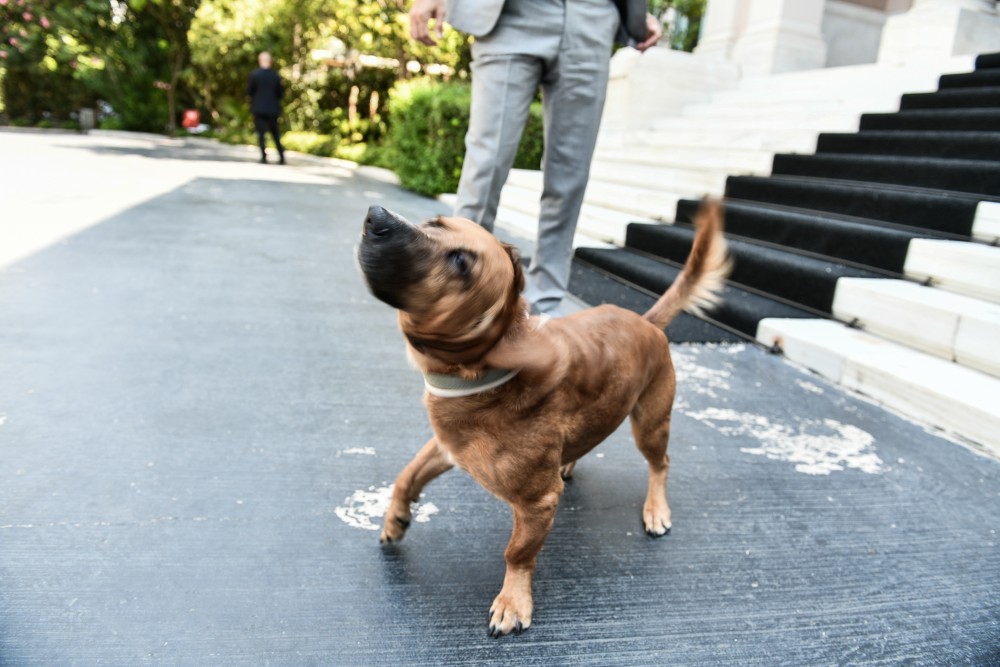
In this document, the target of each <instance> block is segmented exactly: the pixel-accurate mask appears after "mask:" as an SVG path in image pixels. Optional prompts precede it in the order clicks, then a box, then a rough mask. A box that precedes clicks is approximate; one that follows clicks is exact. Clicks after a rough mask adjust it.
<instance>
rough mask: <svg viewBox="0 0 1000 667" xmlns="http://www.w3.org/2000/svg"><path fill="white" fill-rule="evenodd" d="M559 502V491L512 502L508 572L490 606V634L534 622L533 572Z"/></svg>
mask: <svg viewBox="0 0 1000 667" xmlns="http://www.w3.org/2000/svg"><path fill="white" fill-rule="evenodd" d="M558 504H559V491H553V492H550V493H547V494H545V495H544V496H542V498H541V499H540V500H537V501H535V502H530V503H512V505H513V508H514V532H513V534H512V535H511V537H510V542H509V543H508V544H507V550H506V551H505V552H504V557H505V559H506V561H507V573H506V574H505V575H504V578H503V588H501V589H500V594H499V595H497V597H496V599H495V600H494V601H493V606H491V607H490V635H491V636H493V637H499V636H501V635H505V634H507V633H508V632H520V631H522V630H526V629H528V627H529V626H530V625H531V612H532V610H533V605H532V601H531V576H532V575H533V574H534V572H535V562H536V561H537V559H538V552H539V551H541V549H542V544H543V543H544V542H545V538H546V536H548V534H549V531H550V530H552V523H553V522H554V520H555V516H556V506H557V505H558Z"/></svg>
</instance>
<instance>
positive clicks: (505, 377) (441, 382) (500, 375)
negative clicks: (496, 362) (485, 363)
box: [424, 368, 518, 398]
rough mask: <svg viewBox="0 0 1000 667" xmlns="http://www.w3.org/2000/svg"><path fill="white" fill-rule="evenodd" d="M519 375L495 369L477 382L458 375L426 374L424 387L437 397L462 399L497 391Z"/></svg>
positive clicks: (514, 372) (506, 370) (511, 371)
mask: <svg viewBox="0 0 1000 667" xmlns="http://www.w3.org/2000/svg"><path fill="white" fill-rule="evenodd" d="M517 373H518V371H517V370H508V369H506V368H494V369H493V370H490V371H487V372H486V373H484V374H483V376H482V377H480V378H477V379H475V380H466V379H465V378H460V377H458V376H457V375H444V374H443V373H424V386H425V387H426V388H427V391H428V392H430V393H431V394H434V395H435V396H440V397H442V398H461V397H462V396H473V395H475V394H481V393H483V392H484V391H489V390H490V389H496V388H497V387H499V386H500V385H502V384H505V383H506V382H509V381H510V380H513V379H514V376H516V375H517Z"/></svg>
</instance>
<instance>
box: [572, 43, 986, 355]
mask: <svg viewBox="0 0 1000 667" xmlns="http://www.w3.org/2000/svg"><path fill="white" fill-rule="evenodd" d="M859 126H860V131H859V132H857V133H853V134H823V135H821V136H820V137H819V139H818V141H817V152H816V154H814V155H776V156H775V158H774V164H773V169H772V175H771V176H768V177H763V176H731V177H729V179H728V180H727V183H726V198H725V204H726V234H727V237H728V239H729V248H730V254H731V257H732V259H733V271H732V274H731V277H730V281H729V284H728V286H727V288H726V290H725V294H724V302H723V304H722V306H721V307H720V308H719V309H718V310H717V311H715V312H714V313H713V315H712V318H713V319H714V320H715V322H716V323H717V324H719V325H720V326H719V327H716V328H718V329H720V330H721V329H727V328H728V329H732V330H735V331H738V332H742V333H743V334H745V335H747V336H753V335H754V334H755V333H756V328H757V325H758V324H759V322H760V320H761V319H763V318H766V317H793V318H794V317H816V316H823V315H827V316H832V304H833V296H834V292H835V290H836V285H837V281H838V280H839V279H840V278H842V277H863V278H886V277H897V278H900V277H902V272H903V269H904V264H905V260H906V254H907V251H908V246H909V244H910V242H911V241H912V240H913V239H918V238H932V239H948V240H963V241H972V232H973V226H974V222H975V219H976V211H977V207H978V205H979V203H980V202H981V201H992V202H1000V53H997V54H983V55H980V56H979V57H977V59H976V70H975V71H974V72H969V73H962V74H948V75H944V76H942V77H940V80H939V90H938V91H937V92H933V93H912V94H906V95H903V97H902V98H901V100H900V111H898V112H895V113H872V114H865V115H863V116H862V118H861V119H860V124H859ZM697 206H698V202H697V201H694V200H681V201H680V202H679V204H678V206H677V212H676V216H675V220H676V221H677V224H674V225H661V224H636V223H633V224H631V225H629V227H628V231H627V234H626V241H625V247H624V248H621V249H594V248H581V249H578V250H577V253H576V261H575V263H574V274H573V289H574V291H577V290H579V291H580V292H586V294H587V295H589V298H588V297H587V296H584V298H585V299H586V300H588V301H591V302H592V303H602V302H615V303H622V304H626V303H627V304H629V305H628V306H627V307H629V308H632V309H633V310H637V311H640V312H641V311H644V310H645V309H646V308H648V307H649V306H650V305H652V303H653V301H654V300H655V297H656V295H658V294H660V293H662V292H663V291H664V290H666V289H667V287H669V285H670V284H671V283H672V282H673V280H674V279H675V278H676V276H677V274H678V272H679V270H680V267H681V265H682V264H683V263H684V262H685V261H686V259H687V255H688V252H689V251H690V248H691V240H692V238H693V234H694V232H693V229H692V227H691V226H690V223H691V221H692V219H693V217H694V214H695V211H696V210H697ZM690 320H693V318H690V316H687V315H685V320H684V322H683V323H681V322H680V321H679V322H678V323H677V326H678V331H679V332H680V331H683V332H684V333H681V334H680V335H681V336H682V337H683V336H689V337H690V338H689V339H690V340H697V339H699V338H698V336H702V337H704V336H705V335H710V334H711V333H712V327H713V326H714V325H713V324H712V323H701V325H696V324H694V323H693V322H692V321H690ZM689 328H690V329H689ZM668 333H669V329H668ZM672 338H674V339H676V337H675V336H672Z"/></svg>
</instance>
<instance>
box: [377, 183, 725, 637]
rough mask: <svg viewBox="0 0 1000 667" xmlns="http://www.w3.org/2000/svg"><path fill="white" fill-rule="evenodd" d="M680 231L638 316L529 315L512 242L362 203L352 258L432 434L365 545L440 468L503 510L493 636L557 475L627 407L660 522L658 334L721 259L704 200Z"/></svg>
mask: <svg viewBox="0 0 1000 667" xmlns="http://www.w3.org/2000/svg"><path fill="white" fill-rule="evenodd" d="M696 224H697V234H696V235H695V239H694V245H693V247H692V249H691V255H690V257H689V258H688V261H687V264H686V265H685V266H684V270H683V271H682V273H681V275H680V276H679V277H678V279H677V280H676V281H675V282H674V284H673V285H671V286H670V289H669V290H668V291H667V292H666V293H665V294H664V295H663V296H662V297H660V299H659V300H658V301H657V302H656V304H655V305H654V306H653V307H652V308H651V309H650V310H649V312H647V313H646V314H645V315H643V316H639V315H637V314H635V313H633V312H631V311H628V310H624V309H622V308H619V307H617V306H611V305H604V306H599V307H597V308H591V309H589V310H585V311H582V312H579V313H575V314H573V315H570V316H568V317H563V318H558V319H553V320H549V321H545V320H544V319H542V318H539V317H529V315H528V308H527V305H526V303H525V301H524V299H523V298H522V297H521V290H522V288H523V287H524V277H523V275H522V273H521V264H520V260H519V259H518V256H517V253H516V251H515V250H514V248H513V247H512V246H509V245H506V244H502V243H500V242H499V241H497V240H496V238H494V237H493V236H492V235H491V234H490V233H489V232H487V231H486V230H485V229H483V228H482V227H480V226H479V225H477V224H475V223H473V222H471V221H469V220H465V219H461V218H446V217H439V218H436V219H433V220H428V221H427V222H424V223H423V224H421V225H419V226H415V225H412V224H410V223H409V222H407V221H406V220H404V219H403V218H401V217H399V216H397V215H395V214H393V213H390V212H389V211H387V210H385V209H383V208H381V207H379V206H373V207H371V208H370V209H369V211H368V216H367V217H366V218H365V222H364V232H363V236H362V240H361V244H360V246H359V247H358V260H359V263H360V265H361V269H362V271H363V272H364V275H365V279H366V280H367V283H368V287H369V289H370V290H371V291H372V293H373V294H374V295H375V296H376V297H377V298H379V299H381V300H382V301H384V302H385V303H387V304H389V305H390V306H393V307H394V308H397V309H399V326H400V328H401V329H402V331H403V334H404V335H405V336H406V340H407V343H408V348H409V356H410V359H411V360H412V361H413V363H414V364H415V365H416V366H417V368H419V369H420V370H421V371H422V372H423V374H424V378H425V382H426V386H427V393H426V394H425V403H426V405H427V411H428V413H429V414H430V421H431V426H432V428H433V431H434V437H433V438H431V439H430V441H428V442H427V444H426V445H424V447H423V449H421V450H420V452H419V453H418V454H417V455H416V457H415V458H414V459H413V460H412V461H411V462H410V463H409V465H407V466H406V468H404V469H403V471H402V472H401V473H400V474H399V477H397V478H396V483H395V488H394V490H393V495H392V501H391V503H390V505H389V509H388V511H387V512H386V515H385V527H384V529H383V531H382V536H381V539H382V542H383V543H387V542H394V541H397V540H400V539H402V538H403V534H404V533H405V531H406V529H407V527H408V526H409V523H410V504H411V503H412V502H415V501H416V500H417V498H418V497H419V496H420V492H421V490H422V489H423V488H424V486H425V485H426V484H427V483H428V482H430V481H431V480H432V479H434V478H435V477H437V476H438V475H440V474H441V473H443V472H445V471H447V470H449V469H450V468H452V467H453V466H455V465H457V466H459V467H460V468H462V469H463V470H465V471H466V472H468V473H469V474H470V475H472V476H473V478H475V479H476V481H478V482H479V483H480V484H482V485H483V486H484V487H485V488H486V489H487V490H488V491H490V492H491V493H493V494H494V495H496V496H497V497H499V498H500V499H502V500H505V501H507V502H508V503H510V505H511V507H512V508H513V510H514V531H513V534H512V535H511V538H510V542H509V543H508V545H507V550H506V552H505V557H506V561H507V573H506V575H505V576H504V582H503V588H502V589H501V590H500V594H499V595H497V597H496V599H495V600H494V601H493V605H492V607H490V624H489V628H490V634H492V635H493V636H495V637H498V636H500V635H503V634H506V633H509V632H511V631H515V632H519V631H521V630H523V629H526V628H527V627H528V626H530V625H531V612H532V600H531V577H532V574H533V572H534V570H535V561H536V558H537V556H538V552H539V550H540V549H541V548H542V543H543V542H544V541H545V537H546V536H547V535H548V533H549V530H550V529H551V528H552V523H553V520H554V518H555V514H556V506H557V505H558V503H559V497H560V494H561V493H562V490H563V478H564V477H568V476H569V474H570V472H571V471H572V467H573V465H574V464H575V463H576V461H577V460H578V459H579V458H580V457H582V456H583V455H584V454H586V453H587V452H589V451H590V450H591V449H593V448H594V447H595V446H597V445H598V444H600V443H601V441H603V440H604V439H605V438H606V437H607V436H608V435H610V434H611V433H612V432H614V431H615V430H616V429H617V428H618V426H619V425H620V424H621V423H622V422H623V421H624V420H625V417H627V416H631V422H632V432H633V434H634V436H635V441H636V444H637V445H638V447H639V450H640V451H641V452H642V454H643V456H645V457H646V460H647V461H648V462H649V491H648V493H647V495H646V502H645V505H644V506H643V522H644V524H645V529H646V532H647V533H649V534H650V535H653V536H661V535H666V534H667V533H668V532H669V531H670V526H671V524H670V507H669V506H668V505H667V496H666V482H667V470H668V468H669V465H670V461H669V458H668V456H667V438H668V435H669V432H670V411H671V407H672V405H673V400H674V388H675V381H674V369H673V364H672V363H671V361H670V350H669V347H668V345H667V337H666V336H665V335H664V333H663V328H664V327H666V326H667V324H668V323H669V322H670V321H671V320H673V319H674V317H675V316H676V315H677V314H678V313H680V312H681V310H683V309H685V308H698V307H701V306H708V305H711V304H712V303H714V301H715V299H716V297H715V292H716V291H717V290H718V289H719V288H720V287H721V285H722V283H723V280H724V277H725V273H726V270H727V268H728V264H727V260H726V245H725V240H724V239H723V236H722V216H721V212H720V210H719V206H718V205H717V204H714V203H708V202H706V203H705V204H703V205H702V209H701V210H700V211H699V214H698V220H697V223H696Z"/></svg>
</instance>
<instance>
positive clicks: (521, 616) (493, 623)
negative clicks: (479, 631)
mask: <svg viewBox="0 0 1000 667" xmlns="http://www.w3.org/2000/svg"><path fill="white" fill-rule="evenodd" d="M531 609H532V603H531V596H530V594H529V595H528V596H527V597H526V598H525V597H524V596H523V595H518V594H513V595H512V594H508V593H504V592H503V591H500V595H498V596H497V597H496V599H495V600H494V601H493V606H492V607H490V636H491V637H493V638H497V637H501V636H503V635H506V634H509V633H511V632H513V633H515V634H521V632H523V631H524V630H527V629H528V628H529V627H530V626H531Z"/></svg>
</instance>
